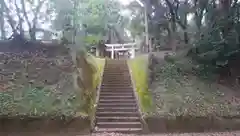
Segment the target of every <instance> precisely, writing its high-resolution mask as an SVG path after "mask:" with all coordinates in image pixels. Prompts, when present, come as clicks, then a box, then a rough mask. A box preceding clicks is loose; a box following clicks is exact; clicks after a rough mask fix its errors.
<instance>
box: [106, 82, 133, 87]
mask: <svg viewBox="0 0 240 136" xmlns="http://www.w3.org/2000/svg"><path fill="white" fill-rule="evenodd" d="M102 86H109V87H118V86H119V87H131V86H132V85H131V84H121V83H119V84H110V83H103V84H102Z"/></svg>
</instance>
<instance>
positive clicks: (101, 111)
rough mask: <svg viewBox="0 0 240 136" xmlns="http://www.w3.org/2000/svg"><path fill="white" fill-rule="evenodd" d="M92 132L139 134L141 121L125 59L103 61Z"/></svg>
mask: <svg viewBox="0 0 240 136" xmlns="http://www.w3.org/2000/svg"><path fill="white" fill-rule="evenodd" d="M95 125H96V126H95V130H94V131H95V132H96V133H102V132H107V133H111V132H115V133H134V134H137V133H141V132H142V123H141V119H140V114H139V111H138V105H137V102H136V99H135V95H134V91H133V88H132V82H131V77H130V73H129V70H128V66H127V61H125V60H106V63H105V69H104V73H103V79H102V85H101V88H100V94H99V101H98V107H97V111H96V124H95Z"/></svg>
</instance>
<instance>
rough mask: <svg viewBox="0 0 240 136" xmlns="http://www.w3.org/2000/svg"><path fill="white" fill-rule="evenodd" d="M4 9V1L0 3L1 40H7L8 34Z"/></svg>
mask: <svg viewBox="0 0 240 136" xmlns="http://www.w3.org/2000/svg"><path fill="white" fill-rule="evenodd" d="M3 12H4V8H3V4H2V1H1V3H0V28H1V39H5V38H6V33H5V28H4V26H5V22H4V15H3Z"/></svg>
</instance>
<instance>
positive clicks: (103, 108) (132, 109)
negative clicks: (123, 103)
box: [97, 107, 138, 112]
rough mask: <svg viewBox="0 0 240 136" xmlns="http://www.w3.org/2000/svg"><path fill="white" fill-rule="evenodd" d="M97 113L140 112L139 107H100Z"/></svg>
mask: <svg viewBox="0 0 240 136" xmlns="http://www.w3.org/2000/svg"><path fill="white" fill-rule="evenodd" d="M97 111H99V112H104V111H109V112H114V111H116V112H117V111H121V112H136V111H138V109H137V107H98V108H97Z"/></svg>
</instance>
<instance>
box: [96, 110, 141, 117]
mask: <svg viewBox="0 0 240 136" xmlns="http://www.w3.org/2000/svg"><path fill="white" fill-rule="evenodd" d="M96 116H99V117H138V116H139V113H137V112H119V111H118V112H107V111H104V112H96Z"/></svg>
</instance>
